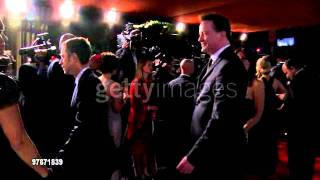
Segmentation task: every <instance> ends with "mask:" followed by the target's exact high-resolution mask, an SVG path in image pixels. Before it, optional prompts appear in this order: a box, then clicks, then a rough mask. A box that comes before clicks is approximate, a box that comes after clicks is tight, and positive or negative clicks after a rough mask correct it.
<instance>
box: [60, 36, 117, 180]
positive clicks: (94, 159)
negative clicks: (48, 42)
mask: <svg viewBox="0 0 320 180" xmlns="http://www.w3.org/2000/svg"><path fill="white" fill-rule="evenodd" d="M90 54H91V47H90V44H89V42H88V40H86V39H85V38H82V37H78V38H77V37H76V38H72V39H69V40H67V41H66V42H64V43H63V45H62V51H61V56H62V60H61V62H60V63H61V65H62V68H63V71H64V73H66V74H71V75H73V76H74V77H75V78H76V80H75V88H74V91H73V96H72V101H71V108H72V110H73V112H74V113H73V117H74V128H73V130H72V131H71V133H70V136H69V139H68V141H67V142H66V143H65V145H64V147H63V150H61V151H60V158H62V159H63V162H64V163H63V170H64V172H63V174H64V175H63V176H64V177H67V178H72V179H77V178H80V177H91V178H92V179H109V178H110V176H111V173H112V170H113V167H112V165H113V163H114V159H113V157H114V155H115V153H113V152H114V151H115V146H114V143H113V141H112V139H111V136H110V134H109V130H108V119H107V110H108V109H107V108H108V106H107V99H105V97H106V96H105V92H104V90H103V91H100V90H101V88H99V87H100V86H101V83H100V81H99V79H98V78H97V77H96V76H95V75H94V74H93V73H92V71H91V70H90V69H89V68H88V61H89V58H90ZM101 163H102V164H103V166H101Z"/></svg>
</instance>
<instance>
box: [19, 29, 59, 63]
mask: <svg viewBox="0 0 320 180" xmlns="http://www.w3.org/2000/svg"><path fill="white" fill-rule="evenodd" d="M19 54H20V55H26V56H28V57H30V58H32V59H33V58H35V60H38V61H49V59H50V58H51V57H52V56H58V54H57V47H56V46H54V45H53V44H51V42H50V37H49V33H41V34H37V38H36V40H35V41H34V42H33V43H32V45H31V46H28V47H23V48H20V49H19Z"/></svg>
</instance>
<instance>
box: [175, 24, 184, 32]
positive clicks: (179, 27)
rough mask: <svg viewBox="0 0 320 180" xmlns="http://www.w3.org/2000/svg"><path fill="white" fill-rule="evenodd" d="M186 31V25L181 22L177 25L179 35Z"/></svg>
mask: <svg viewBox="0 0 320 180" xmlns="http://www.w3.org/2000/svg"><path fill="white" fill-rule="evenodd" d="M185 30H186V24H184V23H182V22H179V23H177V24H176V31H177V32H178V33H182V32H183V31H185Z"/></svg>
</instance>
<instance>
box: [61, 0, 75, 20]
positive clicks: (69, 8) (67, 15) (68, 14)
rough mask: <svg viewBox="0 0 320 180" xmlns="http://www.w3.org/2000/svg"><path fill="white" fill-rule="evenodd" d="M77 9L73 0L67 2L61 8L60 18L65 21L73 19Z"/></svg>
mask: <svg viewBox="0 0 320 180" xmlns="http://www.w3.org/2000/svg"><path fill="white" fill-rule="evenodd" d="M74 12H75V7H74V5H73V2H72V0H65V1H64V2H63V3H62V4H61V6H60V16H61V17H62V18H63V19H71V18H72V17H73V15H74Z"/></svg>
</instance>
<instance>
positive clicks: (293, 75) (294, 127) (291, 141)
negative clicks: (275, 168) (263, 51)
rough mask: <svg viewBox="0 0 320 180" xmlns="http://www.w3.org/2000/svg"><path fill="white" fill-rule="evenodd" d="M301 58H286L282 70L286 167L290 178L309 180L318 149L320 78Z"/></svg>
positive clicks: (319, 142)
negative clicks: (286, 85)
mask: <svg viewBox="0 0 320 180" xmlns="http://www.w3.org/2000/svg"><path fill="white" fill-rule="evenodd" d="M299 60H301V59H288V60H287V61H286V62H285V63H284V64H283V65H282V70H283V72H284V74H285V75H286V77H287V79H288V80H289V96H288V98H287V100H286V104H285V105H286V106H285V107H286V110H287V113H288V114H287V119H288V120H287V123H288V124H287V128H288V167H289V175H290V179H294V180H312V179H313V178H312V176H313V173H314V167H315V165H314V164H315V158H316V155H317V153H319V149H320V141H319V136H320V133H319V132H320V128H319V125H318V123H319V120H320V119H319V106H317V105H316V104H317V103H319V101H320V94H319V92H320V88H319V84H320V78H319V76H318V75H317V74H316V73H315V72H312V70H311V69H310V68H309V67H308V66H304V65H303V64H302V63H301V62H299Z"/></svg>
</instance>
